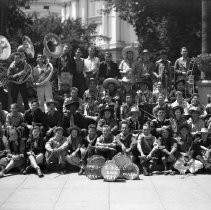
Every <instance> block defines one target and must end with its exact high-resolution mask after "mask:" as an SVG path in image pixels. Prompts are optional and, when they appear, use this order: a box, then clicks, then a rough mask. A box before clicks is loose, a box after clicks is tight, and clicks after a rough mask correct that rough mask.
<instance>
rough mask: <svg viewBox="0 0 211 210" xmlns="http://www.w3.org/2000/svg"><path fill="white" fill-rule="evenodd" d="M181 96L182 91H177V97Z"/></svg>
mask: <svg viewBox="0 0 211 210" xmlns="http://www.w3.org/2000/svg"><path fill="white" fill-rule="evenodd" d="M180 94H182V92H181V91H176V93H175V95H176V96H178V95H180ZM182 95H183V94H182Z"/></svg>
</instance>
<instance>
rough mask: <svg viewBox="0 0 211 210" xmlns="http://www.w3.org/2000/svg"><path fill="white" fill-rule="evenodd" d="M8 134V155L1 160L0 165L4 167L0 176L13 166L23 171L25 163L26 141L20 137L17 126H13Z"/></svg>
mask: <svg viewBox="0 0 211 210" xmlns="http://www.w3.org/2000/svg"><path fill="white" fill-rule="evenodd" d="M8 136H9V139H8V140H7V141H8V146H9V147H8V151H7V155H6V157H4V158H2V159H1V160H0V165H1V167H2V168H3V169H2V170H1V172H0V178H2V177H4V176H5V174H7V173H8V172H9V171H10V170H11V169H13V168H18V169H19V171H20V172H21V173H22V172H23V170H24V165H25V157H24V155H25V141H24V140H22V139H21V138H20V133H19V131H18V130H17V129H16V128H11V129H10V130H9V135H8Z"/></svg>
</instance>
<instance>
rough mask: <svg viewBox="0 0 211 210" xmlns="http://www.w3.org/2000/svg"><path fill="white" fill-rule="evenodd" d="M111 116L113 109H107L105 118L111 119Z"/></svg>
mask: <svg viewBox="0 0 211 210" xmlns="http://www.w3.org/2000/svg"><path fill="white" fill-rule="evenodd" d="M111 116H112V113H111V111H109V110H107V111H105V112H104V118H105V119H110V118H111Z"/></svg>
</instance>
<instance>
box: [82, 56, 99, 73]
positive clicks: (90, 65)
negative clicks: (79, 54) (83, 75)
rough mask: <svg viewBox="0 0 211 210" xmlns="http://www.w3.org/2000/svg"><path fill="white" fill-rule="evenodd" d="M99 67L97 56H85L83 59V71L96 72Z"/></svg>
mask: <svg viewBox="0 0 211 210" xmlns="http://www.w3.org/2000/svg"><path fill="white" fill-rule="evenodd" d="M99 67H100V59H99V58H98V57H94V58H92V59H91V58H90V57H88V58H86V59H85V60H84V71H85V72H93V73H96V72H98V70H99Z"/></svg>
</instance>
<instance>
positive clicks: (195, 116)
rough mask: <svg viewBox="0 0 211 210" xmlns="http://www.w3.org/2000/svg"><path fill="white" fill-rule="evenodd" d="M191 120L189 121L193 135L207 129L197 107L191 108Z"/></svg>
mask: <svg viewBox="0 0 211 210" xmlns="http://www.w3.org/2000/svg"><path fill="white" fill-rule="evenodd" d="M189 114H190V118H189V120H188V121H187V123H188V124H189V126H190V128H191V132H192V133H196V132H199V131H200V130H201V129H202V128H205V123H204V120H202V119H201V118H200V109H199V108H197V107H194V106H192V107H190V108H189Z"/></svg>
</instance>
